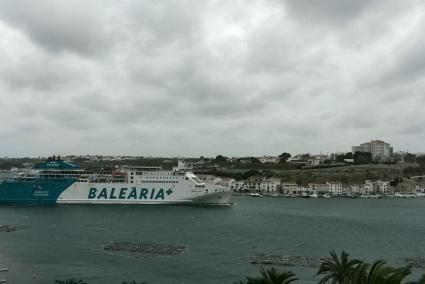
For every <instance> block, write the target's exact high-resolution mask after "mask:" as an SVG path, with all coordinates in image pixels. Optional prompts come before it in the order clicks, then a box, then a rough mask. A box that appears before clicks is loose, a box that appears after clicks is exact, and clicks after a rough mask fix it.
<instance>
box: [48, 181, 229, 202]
mask: <svg viewBox="0 0 425 284" xmlns="http://www.w3.org/2000/svg"><path fill="white" fill-rule="evenodd" d="M231 195H232V194H231V191H230V190H228V188H226V187H222V186H214V185H206V186H205V187H203V188H197V187H195V186H194V185H192V184H190V183H180V184H167V183H164V184H158V183H155V184H154V183H152V184H145V183H144V184H128V183H88V182H76V183H73V184H72V185H70V186H69V187H68V188H67V189H66V190H64V191H63V192H62V193H61V194H60V196H59V197H58V199H57V201H56V202H57V203H63V204H135V205H136V204H194V205H196V204H199V205H229V204H230V198H231Z"/></svg>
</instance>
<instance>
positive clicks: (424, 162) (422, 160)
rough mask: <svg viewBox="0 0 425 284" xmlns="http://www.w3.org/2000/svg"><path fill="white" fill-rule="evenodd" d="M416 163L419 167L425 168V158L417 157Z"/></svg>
mask: <svg viewBox="0 0 425 284" xmlns="http://www.w3.org/2000/svg"><path fill="white" fill-rule="evenodd" d="M416 162H417V163H418V164H419V165H421V167H425V156H419V157H417V158H416Z"/></svg>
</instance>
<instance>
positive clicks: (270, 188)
mask: <svg viewBox="0 0 425 284" xmlns="http://www.w3.org/2000/svg"><path fill="white" fill-rule="evenodd" d="M278 185H279V183H277V182H276V181H273V180H271V179H266V180H263V181H261V182H260V188H261V191H262V192H277V191H278Z"/></svg>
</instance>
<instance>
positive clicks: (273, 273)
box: [235, 267, 298, 284]
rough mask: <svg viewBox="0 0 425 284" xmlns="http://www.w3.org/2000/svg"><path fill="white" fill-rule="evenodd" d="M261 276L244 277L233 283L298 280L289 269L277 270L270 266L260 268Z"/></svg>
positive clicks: (279, 283) (285, 283)
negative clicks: (265, 268)
mask: <svg viewBox="0 0 425 284" xmlns="http://www.w3.org/2000/svg"><path fill="white" fill-rule="evenodd" d="M260 273H261V276H260V277H257V278H254V277H246V281H245V282H244V281H239V282H235V284H288V283H291V282H294V281H296V280H298V278H296V277H295V274H294V273H292V272H291V271H284V272H279V271H277V270H276V269H275V268H273V267H272V269H270V270H264V268H261V269H260Z"/></svg>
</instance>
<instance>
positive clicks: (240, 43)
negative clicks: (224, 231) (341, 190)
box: [0, 0, 425, 157]
mask: <svg viewBox="0 0 425 284" xmlns="http://www.w3.org/2000/svg"><path fill="white" fill-rule="evenodd" d="M0 104H1V111H0V156H39V155H42V156H43V155H50V154H62V155H66V154H105V155H106V154H113V155H125V154H128V155H152V156H176V155H180V156H193V157H196V156H200V155H204V156H215V155H217V154H223V155H228V156H246V155H250V156H251V155H263V154H272V155H278V154H280V153H282V152H284V151H288V152H290V153H293V154H296V153H303V152H310V153H320V152H322V153H328V152H334V151H350V150H351V146H352V145H355V144H359V143H361V142H365V141H368V140H371V139H383V140H385V141H387V142H390V143H391V144H392V145H393V146H394V148H395V150H409V151H411V152H416V151H425V1H423V0H418V1H413V0H397V1H395V0H385V1H384V0H382V1H371V0H356V1H353V0H322V1H319V0H317V1H310V0H287V1H283V0H282V1H272V0H270V1H255V0H249V1H199V0H193V1H182V0H179V1H168V0H167V1H157V0H152V1H148V0H143V1H140V0H134V1H131V0H123V1H115V0H114V1H112V0H93V1H90V0H89V1H87V0H72V1H68V0H67V1H64V0H43V1H33V0H27V1H25V0H2V1H0Z"/></svg>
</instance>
